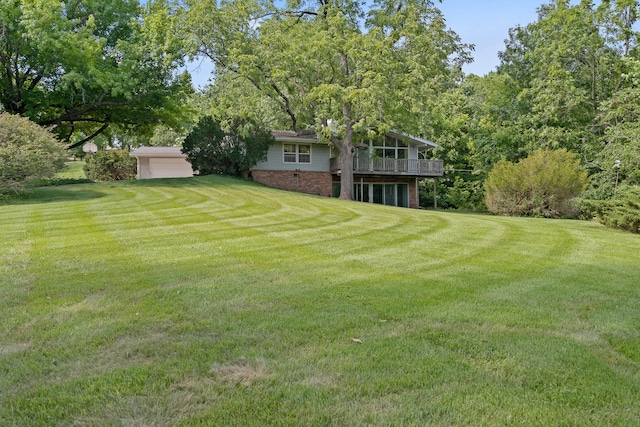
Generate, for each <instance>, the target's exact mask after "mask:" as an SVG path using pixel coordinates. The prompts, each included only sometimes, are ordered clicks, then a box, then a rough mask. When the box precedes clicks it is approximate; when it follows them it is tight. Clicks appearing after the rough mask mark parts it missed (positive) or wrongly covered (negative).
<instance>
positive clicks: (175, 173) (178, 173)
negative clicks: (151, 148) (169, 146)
mask: <svg viewBox="0 0 640 427" xmlns="http://www.w3.org/2000/svg"><path fill="white" fill-rule="evenodd" d="M149 172H150V173H151V177H152V178H183V177H187V176H193V170H192V169H191V164H190V163H189V162H187V161H186V160H185V159H182V158H180V159H163V158H150V159H149Z"/></svg>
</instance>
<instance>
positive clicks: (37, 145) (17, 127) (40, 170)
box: [0, 113, 66, 197]
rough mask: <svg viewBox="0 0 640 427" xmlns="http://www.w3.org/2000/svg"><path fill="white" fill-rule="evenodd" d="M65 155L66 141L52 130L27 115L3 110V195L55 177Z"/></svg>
mask: <svg viewBox="0 0 640 427" xmlns="http://www.w3.org/2000/svg"><path fill="white" fill-rule="evenodd" d="M65 159H66V150H65V147H64V145H62V144H61V143H60V142H59V141H58V140H57V139H56V137H55V136H54V135H53V134H52V133H51V132H49V131H47V130H46V129H44V128H42V127H40V126H38V125H37V124H35V123H33V122H32V121H30V120H29V119H26V118H24V117H20V116H16V115H12V114H8V113H0V197H2V196H3V195H4V196H7V195H10V194H18V193H21V192H23V191H24V190H25V188H26V186H27V185H29V184H31V183H33V182H35V181H37V180H41V179H46V178H51V177H53V176H54V175H55V173H56V172H57V171H59V170H61V169H62V168H64V161H65Z"/></svg>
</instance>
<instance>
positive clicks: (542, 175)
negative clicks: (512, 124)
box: [484, 149, 587, 217]
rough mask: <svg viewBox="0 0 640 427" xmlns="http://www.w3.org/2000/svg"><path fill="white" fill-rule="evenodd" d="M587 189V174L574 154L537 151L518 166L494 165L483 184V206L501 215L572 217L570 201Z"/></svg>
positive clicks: (562, 151)
mask: <svg viewBox="0 0 640 427" xmlns="http://www.w3.org/2000/svg"><path fill="white" fill-rule="evenodd" d="M586 186H587V173H586V172H585V171H581V170H580V161H579V159H578V157H577V156H576V155H575V154H573V153H571V152H568V151H567V150H565V149H560V150H546V149H544V150H543V149H539V150H536V151H535V152H533V153H532V154H531V155H529V157H527V158H526V159H522V160H520V161H519V162H518V163H511V162H508V161H506V160H501V161H499V162H498V163H497V164H496V166H495V167H494V168H493V170H492V171H491V172H490V173H489V175H488V176H487V179H486V181H485V184H484V187H485V204H486V205H487V208H488V209H489V211H491V212H493V213H495V214H501V215H515V216H544V217H561V216H571V215H574V214H575V212H574V211H575V209H574V208H573V206H572V205H571V203H570V202H571V200H572V199H573V198H575V197H576V196H577V195H578V194H580V192H581V191H582V190H584V189H585V188H586Z"/></svg>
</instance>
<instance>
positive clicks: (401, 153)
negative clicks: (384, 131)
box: [373, 136, 409, 159]
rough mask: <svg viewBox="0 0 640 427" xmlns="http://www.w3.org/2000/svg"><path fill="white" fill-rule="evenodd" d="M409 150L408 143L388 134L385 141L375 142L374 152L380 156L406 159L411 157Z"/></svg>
mask: <svg viewBox="0 0 640 427" xmlns="http://www.w3.org/2000/svg"><path fill="white" fill-rule="evenodd" d="M408 152H409V147H408V146H407V144H405V143H404V142H403V141H402V140H400V139H398V138H394V137H392V136H387V137H386V138H385V139H384V140H383V141H374V142H373V153H374V156H375V157H378V158H385V159H406V158H408V157H409V156H408Z"/></svg>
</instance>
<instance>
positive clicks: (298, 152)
mask: <svg viewBox="0 0 640 427" xmlns="http://www.w3.org/2000/svg"><path fill="white" fill-rule="evenodd" d="M273 135H274V137H275V141H276V142H275V143H274V144H272V145H271V146H270V147H269V151H268V152H267V159H266V160H265V161H262V162H258V164H256V165H255V166H254V167H253V168H252V170H251V173H252V176H253V180H254V181H256V182H260V183H263V184H265V185H268V186H270V187H275V188H280V189H283V190H292V191H300V192H304V193H309V194H317V195H321V196H332V195H333V196H337V195H339V193H340V174H341V173H342V171H341V170H340V169H339V168H338V162H337V159H336V158H333V157H332V153H331V148H330V147H329V144H327V143H326V142H320V141H318V139H317V138H316V137H315V135H313V134H297V133H296V132H293V131H274V132H273ZM437 146H438V145H437V144H435V143H433V142H431V141H427V140H425V139H422V138H417V137H413V136H410V135H405V134H402V133H399V132H390V133H388V134H387V135H386V137H385V138H381V139H379V140H373V139H371V140H369V141H363V143H361V144H358V147H357V151H356V155H355V157H354V159H353V174H354V195H355V198H356V200H359V201H362V202H369V203H381V204H385V205H392V206H402V207H409V208H418V207H419V195H418V180H420V179H423V178H437V177H439V176H442V175H443V173H444V167H443V162H442V161H440V160H428V159H426V151H427V150H428V149H429V148H433V147H437Z"/></svg>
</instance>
